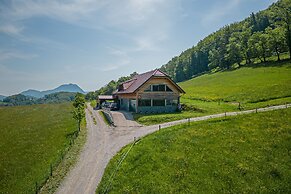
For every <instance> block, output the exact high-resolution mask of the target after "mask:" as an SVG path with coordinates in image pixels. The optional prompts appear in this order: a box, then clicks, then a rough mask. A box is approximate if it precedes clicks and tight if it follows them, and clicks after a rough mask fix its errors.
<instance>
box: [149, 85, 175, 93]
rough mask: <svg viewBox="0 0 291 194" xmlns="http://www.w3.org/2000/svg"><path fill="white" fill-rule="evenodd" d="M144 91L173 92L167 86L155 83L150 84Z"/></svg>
mask: <svg viewBox="0 0 291 194" xmlns="http://www.w3.org/2000/svg"><path fill="white" fill-rule="evenodd" d="M144 91H145V92H165V91H167V92H173V90H171V88H169V86H167V85H165V84H156V85H150V86H148V87H147V88H146V89H145V90H144Z"/></svg>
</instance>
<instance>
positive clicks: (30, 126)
mask: <svg viewBox="0 0 291 194" xmlns="http://www.w3.org/2000/svg"><path fill="white" fill-rule="evenodd" d="M72 110H73V106H72V105H71V104H69V103H66V104H46V105H44V104H43V105H31V106H15V107H0V121H1V122H0V130H1V136H0V156H1V157H0V193H35V187H36V182H38V184H40V183H41V182H43V181H44V180H45V178H46V177H47V175H48V174H49V173H50V165H53V166H54V165H55V164H56V162H57V160H59V159H60V156H61V155H62V154H63V153H64V151H65V149H67V148H68V146H69V144H70V141H71V139H72V136H73V134H74V132H75V131H76V130H77V125H76V122H75V121H74V120H73V118H72V114H71V111H72Z"/></svg>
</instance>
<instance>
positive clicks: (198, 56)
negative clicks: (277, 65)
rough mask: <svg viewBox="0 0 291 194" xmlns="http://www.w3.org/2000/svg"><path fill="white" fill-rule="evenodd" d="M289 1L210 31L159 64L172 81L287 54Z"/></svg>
mask: <svg viewBox="0 0 291 194" xmlns="http://www.w3.org/2000/svg"><path fill="white" fill-rule="evenodd" d="M290 13H291V1H290V0H280V1H278V2H276V3H273V4H272V5H271V6H270V7H269V8H268V9H266V10H264V11H260V12H258V13H256V14H254V13H251V15H250V16H249V17H248V18H246V19H245V20H243V21H241V22H237V23H233V24H230V25H227V26H224V27H223V28H221V29H219V30H218V31H216V32H214V33H212V34H210V35H209V36H207V37H206V38H204V39H203V40H201V41H200V42H198V44H197V45H196V46H193V47H192V48H190V49H188V50H186V51H184V52H182V53H181V55H180V56H176V57H174V58H172V59H171V60H170V61H169V62H168V63H167V64H165V65H163V66H162V67H161V70H162V71H164V72H166V73H167V74H168V75H169V76H170V77H171V78H173V79H174V80H175V81H176V82H181V81H184V80H188V79H191V78H192V77H195V76H198V75H200V74H203V73H204V72H209V71H217V70H225V69H230V68H232V67H233V66H234V65H235V66H236V67H240V66H241V65H245V64H247V65H251V64H252V63H253V62H254V61H256V60H259V61H260V62H266V59H267V57H270V56H272V55H275V56H276V57H277V60H278V61H279V60H280V55H281V54H282V53H286V52H289V57H290V53H291V32H290Z"/></svg>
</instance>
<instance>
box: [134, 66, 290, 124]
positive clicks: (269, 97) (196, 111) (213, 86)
mask: <svg viewBox="0 0 291 194" xmlns="http://www.w3.org/2000/svg"><path fill="white" fill-rule="evenodd" d="M268 65H269V66H266V67H264V66H262V64H260V66H259V65H257V66H255V67H243V68H240V69H237V70H233V71H225V72H218V73H214V74H205V75H202V76H199V77H197V78H193V79H191V80H188V81H185V82H182V83H180V84H179V85H180V86H181V87H182V88H183V89H184V90H185V91H186V94H185V95H183V96H182V97H181V102H182V103H184V104H186V105H187V107H188V109H187V110H186V111H183V112H182V113H173V114H158V115H140V114H137V115H135V119H136V120H137V121H138V122H140V123H143V124H155V123H161V122H167V121H172V120H178V119H183V118H187V117H195V116H202V115H208V114H213V113H221V112H226V111H237V110H238V102H240V103H241V105H242V108H243V109H252V108H257V107H264V106H268V105H276V104H283V103H286V102H291V76H290V75H291V62H290V61H287V62H286V61H285V62H280V63H278V62H277V63H274V62H273V63H269V64H268ZM270 65H271V66H270Z"/></svg>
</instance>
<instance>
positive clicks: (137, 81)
mask: <svg viewBox="0 0 291 194" xmlns="http://www.w3.org/2000/svg"><path fill="white" fill-rule="evenodd" d="M153 76H155V77H167V78H168V79H170V81H172V82H173V83H174V85H176V87H177V88H178V89H179V90H180V92H181V93H185V92H184V90H183V89H182V88H180V87H179V86H178V85H177V84H176V83H175V82H174V81H173V80H171V78H170V77H169V76H168V75H167V74H165V73H164V72H162V71H161V70H159V69H155V70H152V71H149V72H146V73H142V74H138V75H136V76H134V77H133V78H132V79H131V80H128V81H126V82H123V83H121V84H120V87H119V89H118V90H117V91H116V93H115V94H128V93H133V92H135V91H136V90H137V89H138V88H139V87H141V86H142V85H143V84H144V83H145V82H146V81H148V80H149V79H150V78H151V77H153Z"/></svg>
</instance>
